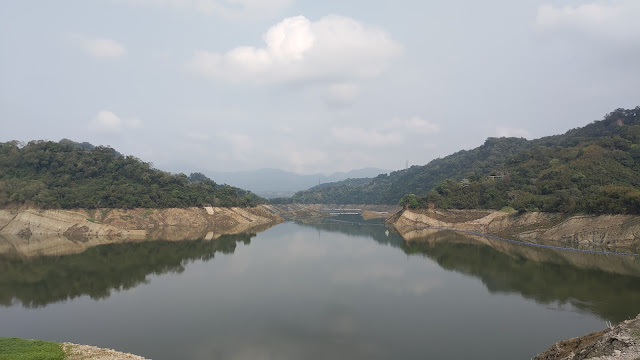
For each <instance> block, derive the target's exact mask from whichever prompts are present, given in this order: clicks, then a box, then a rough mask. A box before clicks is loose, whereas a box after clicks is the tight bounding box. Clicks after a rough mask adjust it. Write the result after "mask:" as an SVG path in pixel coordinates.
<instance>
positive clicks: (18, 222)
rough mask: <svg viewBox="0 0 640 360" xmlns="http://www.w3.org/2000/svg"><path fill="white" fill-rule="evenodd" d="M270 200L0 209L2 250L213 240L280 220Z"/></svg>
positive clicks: (23, 252) (39, 251)
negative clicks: (240, 204) (249, 204)
mask: <svg viewBox="0 0 640 360" xmlns="http://www.w3.org/2000/svg"><path fill="white" fill-rule="evenodd" d="M282 221H283V219H282V218H281V217H280V216H278V215H276V214H275V212H274V211H273V210H272V209H271V208H270V207H269V206H268V205H260V206H257V207H253V208H219V207H207V208H195V207H194V208H186V209H176V208H171V209H128V210H126V209H94V210H87V209H75V210H42V209H34V208H13V209H0V254H7V253H14V254H16V255H17V256H21V257H33V256H42V255H63V254H70V253H80V252H83V251H84V250H86V249H87V248H89V247H92V246H96V245H101V244H107V243H115V242H127V241H148V240H168V241H181V240H196V239H206V240H211V239H214V238H217V237H220V236H221V235H223V234H239V233H243V232H259V231H263V230H266V229H267V228H269V227H271V226H273V225H275V224H278V223H280V222H282Z"/></svg>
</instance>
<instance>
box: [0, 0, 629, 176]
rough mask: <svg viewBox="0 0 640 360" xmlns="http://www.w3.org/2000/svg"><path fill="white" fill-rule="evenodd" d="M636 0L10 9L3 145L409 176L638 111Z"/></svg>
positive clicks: (118, 3)
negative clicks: (479, 151)
mask: <svg viewBox="0 0 640 360" xmlns="http://www.w3.org/2000/svg"><path fill="white" fill-rule="evenodd" d="M638 19H640V0H588V1H586V0H585V1H582V0H553V1H552V0H545V1H543V0H518V1H513V0H484V1H477V0H431V1H405V0H397V1H370V0H367V1H365V0H350V1H345V0H341V1H334V0H325V1H310V0H64V1H51V0H44V1H35V0H2V1H0V124H1V126H0V141H8V140H13V139H17V140H22V141H29V140H33V139H45V140H55V141H57V140H60V139H61V138H70V139H72V140H75V141H81V142H82V141H88V142H91V143H93V144H96V145H97V144H102V145H111V146H112V147H114V148H115V149H116V150H118V151H120V152H122V153H124V154H127V155H135V156H137V157H139V158H141V159H142V160H144V161H149V162H153V163H154V164H155V166H156V167H158V168H160V169H163V170H170V171H183V172H189V171H191V170H218V171H235V170H248V169H258V168H265V167H271V168H280V169H284V170H290V171H295V172H299V173H314V172H324V173H330V172H333V171H341V170H349V169H353V168H362V167H369V166H374V167H381V168H387V169H399V168H404V165H405V161H409V164H420V165H422V164H425V163H427V162H428V161H430V160H432V159H434V158H437V157H439V156H445V155H448V154H450V153H452V152H455V151H458V150H461V149H470V148H473V147H476V146H478V145H480V144H482V143H483V142H484V140H485V139H486V138H487V137H490V136H522V137H527V138H536V137H541V136H545V135H551V134H556V133H562V132H565V131H566V130H568V129H571V128H574V127H578V126H584V125H586V124H587V123H589V122H591V121H593V120H599V119H602V117H603V116H604V115H605V114H606V113H608V112H610V111H612V110H614V109H616V108H619V107H624V108H630V107H635V106H637V105H640V21H638Z"/></svg>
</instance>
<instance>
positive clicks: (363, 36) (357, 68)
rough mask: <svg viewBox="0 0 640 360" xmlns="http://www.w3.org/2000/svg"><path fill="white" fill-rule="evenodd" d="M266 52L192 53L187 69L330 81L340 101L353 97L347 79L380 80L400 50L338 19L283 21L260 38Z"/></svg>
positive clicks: (372, 31)
mask: <svg viewBox="0 0 640 360" xmlns="http://www.w3.org/2000/svg"><path fill="white" fill-rule="evenodd" d="M262 38H263V40H264V42H265V46H264V47H252V46H241V47H237V48H235V49H232V50H230V51H228V52H227V53H224V54H219V53H213V52H208V51H204V50H200V51H196V52H195V54H194V56H193V58H192V59H191V61H190V62H189V64H188V67H189V69H191V70H192V71H194V72H195V73H199V74H202V75H205V76H207V77H210V78H213V79H218V80H226V81H230V82H236V83H259V84H269V83H291V82H328V83H334V84H343V85H336V86H337V88H334V89H333V90H332V91H333V93H335V94H337V96H338V97H342V98H348V97H349V96H352V93H353V92H354V88H353V87H352V85H344V84H345V83H349V82H350V80H358V79H363V78H371V77H375V76H378V75H379V74H380V73H382V72H383V71H384V70H385V69H386V68H387V67H388V66H389V61H390V59H391V58H393V57H395V56H398V55H399V54H400V53H401V52H402V48H401V46H400V45H399V44H397V43H396V42H395V41H394V40H393V39H391V37H390V35H389V34H387V33H386V32H385V31H383V30H380V29H377V28H373V27H370V26H366V25H363V24H361V23H360V22H358V21H356V20H354V19H351V18H348V17H344V16H339V15H330V16H326V17H323V18H321V19H320V20H318V21H315V22H312V21H310V20H308V19H307V18H306V17H304V16H296V17H291V18H286V19H284V20H283V21H281V22H280V23H278V24H276V25H274V26H272V27H271V28H270V29H269V30H268V31H267V32H266V33H265V34H264V35H263V37H262Z"/></svg>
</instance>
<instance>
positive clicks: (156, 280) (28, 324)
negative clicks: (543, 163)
mask: <svg viewBox="0 0 640 360" xmlns="http://www.w3.org/2000/svg"><path fill="white" fill-rule="evenodd" d="M385 230H386V229H385V227H383V226H380V224H365V225H363V224H359V225H357V224H346V223H337V222H331V221H329V222H325V223H319V224H301V223H294V222H287V223H284V224H280V225H277V226H275V227H272V228H270V229H268V230H266V231H264V232H261V233H258V234H245V235H224V236H222V237H220V238H218V239H214V240H209V241H206V240H197V241H182V242H164V241H157V242H141V243H127V244H110V245H102V246H97V247H93V248H90V249H88V250H86V251H84V252H82V253H80V254H71V255H64V256H57V257H50V256H49V257H38V258H29V259H25V258H20V257H16V256H10V255H7V254H5V255H0V336H10V337H23V338H35V339H44V340H54V341H69V342H73V343H78V344H90V345H95V346H100V347H106V348H114V349H116V350H119V351H125V352H131V353H135V354H138V355H142V356H145V357H147V358H152V359H156V360H162V359H463V358H473V359H529V358H531V357H532V356H533V355H535V354H536V353H539V352H542V351H544V350H545V349H546V348H548V347H549V346H551V345H553V343H554V342H556V341H558V340H561V339H565V338H570V337H575V336H579V335H583V334H586V333H589V332H592V331H596V330H600V329H603V328H604V327H605V322H607V321H611V322H613V323H616V322H619V321H622V320H625V319H628V318H633V317H635V316H636V315H637V314H638V313H640V260H638V259H637V258H634V257H623V256H613V255H596V254H588V253H580V252H574V251H559V250H550V249H539V248H533V247H528V246H521V245H515V244H511V243H506V242H500V241H499V240H487V239H480V238H473V237H468V236H465V235H462V234H458V233H454V232H442V231H441V232H436V233H432V234H426V235H425V236H424V237H423V238H420V239H413V240H412V241H411V242H406V241H405V240H404V239H403V238H401V237H400V236H399V235H397V234H395V233H394V232H393V231H391V232H385ZM0 241H2V239H1V238H0Z"/></svg>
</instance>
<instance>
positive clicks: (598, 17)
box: [535, 0, 640, 40]
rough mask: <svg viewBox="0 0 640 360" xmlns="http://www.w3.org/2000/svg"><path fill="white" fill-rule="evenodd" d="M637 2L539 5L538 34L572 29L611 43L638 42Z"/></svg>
mask: <svg viewBox="0 0 640 360" xmlns="http://www.w3.org/2000/svg"><path fill="white" fill-rule="evenodd" d="M638 16H640V2H639V1H637V0H613V1H606V2H604V1H593V2H589V3H584V4H581V5H578V6H562V7H560V6H555V5H542V6H540V7H539V8H538V12H537V16H536V22H535V25H536V28H537V29H538V30H539V31H557V30H571V31H575V32H578V33H581V34H584V35H587V36H598V37H601V38H604V39H610V40H626V39H640V22H638V21H637V19H638Z"/></svg>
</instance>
